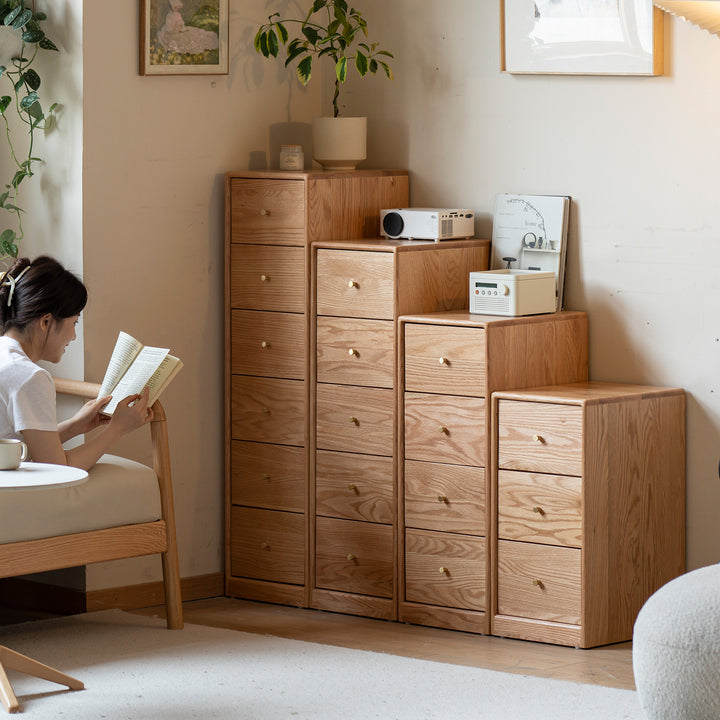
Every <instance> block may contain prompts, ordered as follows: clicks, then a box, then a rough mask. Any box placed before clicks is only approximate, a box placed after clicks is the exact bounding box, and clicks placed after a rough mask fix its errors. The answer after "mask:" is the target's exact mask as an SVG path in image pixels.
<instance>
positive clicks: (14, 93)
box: [0, 0, 58, 257]
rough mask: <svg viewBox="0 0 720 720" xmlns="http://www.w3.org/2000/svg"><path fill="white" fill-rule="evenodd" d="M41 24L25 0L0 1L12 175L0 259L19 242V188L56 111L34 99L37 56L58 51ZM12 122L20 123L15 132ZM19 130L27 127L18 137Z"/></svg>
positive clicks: (1, 73)
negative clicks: (8, 224) (39, 136)
mask: <svg viewBox="0 0 720 720" xmlns="http://www.w3.org/2000/svg"><path fill="white" fill-rule="evenodd" d="M44 20H47V15H46V14H45V13H43V12H35V2H34V0H32V2H31V3H30V7H27V6H26V0H0V33H2V40H3V43H4V45H5V47H6V48H7V49H9V53H10V54H9V56H7V57H5V58H3V59H2V62H4V63H5V64H0V81H1V80H3V79H5V80H7V81H8V82H9V83H10V87H11V94H7V95H5V94H3V95H2V96H0V114H1V115H2V119H3V122H4V129H5V137H6V139H7V144H8V147H9V155H8V158H9V160H10V167H11V172H12V177H11V178H10V180H9V182H8V183H7V184H5V189H4V190H3V191H2V192H0V208H2V209H3V210H5V211H6V212H7V213H9V215H10V216H11V220H10V222H11V223H12V225H13V227H9V228H7V229H5V230H2V232H0V257H4V256H8V255H10V256H12V257H17V255H18V244H19V242H20V241H21V240H22V238H23V236H24V232H23V224H22V220H23V218H22V215H23V212H24V211H23V209H22V208H21V207H20V206H19V205H18V192H19V188H20V185H21V183H22V182H23V181H24V180H25V179H26V178H30V177H32V176H33V166H34V165H35V164H36V163H39V162H42V158H39V157H37V156H35V155H34V154H33V152H34V146H35V134H36V132H37V131H40V130H47V129H48V128H49V127H50V126H51V125H52V123H53V120H54V112H55V109H56V108H57V103H53V104H52V105H51V106H50V108H48V110H47V112H44V111H43V108H42V105H41V103H40V96H39V95H38V89H39V88H40V85H41V79H40V76H39V75H38V73H37V71H36V70H35V69H34V68H33V67H32V65H33V63H34V61H35V59H36V57H37V54H38V52H39V51H40V50H51V51H55V52H57V50H58V48H57V47H56V46H55V44H54V43H53V42H52V40H50V38H48V37H47V35H46V34H45V32H44V31H43V29H42V27H41V25H40V24H41V23H42V22H43V21H44ZM18 120H19V121H20V123H22V124H21V125H19V126H18V122H17V121H18ZM23 125H25V126H27V130H26V131H25V132H24V133H23ZM1 128H2V125H0V129H1ZM21 134H22V137H20V136H21ZM3 167H4V166H3ZM3 217H5V215H4V214H3ZM3 224H4V223H3Z"/></svg>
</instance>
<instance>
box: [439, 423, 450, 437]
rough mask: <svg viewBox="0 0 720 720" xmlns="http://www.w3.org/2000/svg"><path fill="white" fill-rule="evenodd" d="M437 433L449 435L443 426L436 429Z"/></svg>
mask: <svg viewBox="0 0 720 720" xmlns="http://www.w3.org/2000/svg"><path fill="white" fill-rule="evenodd" d="M438 432H441V433H442V434H443V435H449V434H450V432H449V431H448V429H447V428H446V427H445V426H444V425H441V426H440V427H439V428H438Z"/></svg>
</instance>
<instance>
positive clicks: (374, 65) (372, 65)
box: [368, 58, 378, 75]
mask: <svg viewBox="0 0 720 720" xmlns="http://www.w3.org/2000/svg"><path fill="white" fill-rule="evenodd" d="M368 70H369V71H370V72H371V73H372V74H373V75H374V74H375V73H376V72H377V71H378V64H377V60H376V59H375V58H371V59H370V65H369V66H368Z"/></svg>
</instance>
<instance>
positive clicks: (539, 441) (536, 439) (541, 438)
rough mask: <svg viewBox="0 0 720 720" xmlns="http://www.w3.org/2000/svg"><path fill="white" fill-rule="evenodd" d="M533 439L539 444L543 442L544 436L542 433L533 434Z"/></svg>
mask: <svg viewBox="0 0 720 720" xmlns="http://www.w3.org/2000/svg"><path fill="white" fill-rule="evenodd" d="M533 440H534V441H535V442H536V443H541V444H543V443H544V442H545V438H544V437H543V436H542V435H533Z"/></svg>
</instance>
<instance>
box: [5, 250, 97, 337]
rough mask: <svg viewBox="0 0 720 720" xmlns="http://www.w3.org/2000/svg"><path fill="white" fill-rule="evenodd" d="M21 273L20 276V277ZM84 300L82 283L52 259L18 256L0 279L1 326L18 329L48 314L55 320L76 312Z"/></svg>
mask: <svg viewBox="0 0 720 720" xmlns="http://www.w3.org/2000/svg"><path fill="white" fill-rule="evenodd" d="M21 275H22V277H21ZM86 303H87V289H86V288H85V286H84V285H83V284H82V282H81V281H80V280H79V279H78V278H77V277H76V276H75V275H73V274H72V273H71V272H70V271H69V270H66V269H65V268H64V267H63V266H62V265H61V264H60V263H59V262H58V261H57V260H55V259H54V258H51V257H48V256H47V255H43V256H41V257H38V258H35V260H33V261H30V260H29V259H28V258H18V259H17V260H16V261H15V263H14V264H13V266H12V267H11V268H10V269H9V270H8V271H7V272H6V273H5V275H4V276H2V280H0V325H1V326H2V332H3V334H4V333H6V332H7V331H8V330H9V329H10V328H13V327H14V328H17V329H18V330H20V331H21V332H22V331H23V330H25V328H26V327H27V326H28V325H29V324H30V323H31V322H32V321H33V320H36V319H38V318H41V317H42V316H43V315H47V314H48V313H50V314H51V315H52V316H53V317H54V318H55V319H56V320H64V319H65V318H69V317H73V316H74V315H79V314H80V313H81V312H82V309H83V308H84V307H85V304H86Z"/></svg>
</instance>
